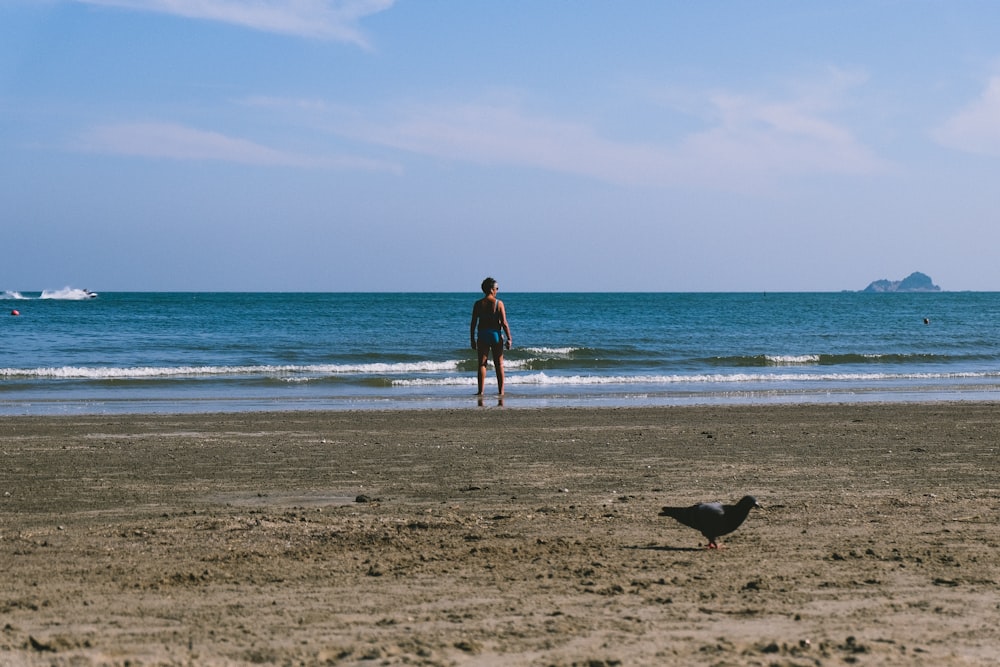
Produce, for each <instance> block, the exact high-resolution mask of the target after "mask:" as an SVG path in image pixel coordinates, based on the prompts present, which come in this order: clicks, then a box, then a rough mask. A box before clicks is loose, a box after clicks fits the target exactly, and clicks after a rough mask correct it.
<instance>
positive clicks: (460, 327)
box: [0, 288, 1000, 415]
mask: <svg viewBox="0 0 1000 667" xmlns="http://www.w3.org/2000/svg"><path fill="white" fill-rule="evenodd" d="M480 296H481V294H480V293H477V292H472V291H470V292H468V293H460V294H459V293H454V294H452V293H448V294H439V293H427V294H387V293H369V294H354V293H350V294H349V293H296V294H285V293H261V294H254V293H132V292H117V293H104V292H102V293H100V294H99V295H98V296H96V297H93V298H92V297H91V296H90V295H89V294H88V293H87V292H85V291H84V290H79V289H73V288H67V289H64V290H58V291H52V292H43V293H38V292H26V293H19V292H13V291H8V292H0V303H2V304H3V306H4V308H3V312H2V317H0V341H2V344H0V414H2V415H15V414H17V415H22V414H23V415H31V414H36V415H49V414H84V413H87V414H92V413H107V414H116V413H117V414H121V413H147V412H155V413H173V412H177V413H185V412H240V411H248V410H300V409H317V410H384V409H427V408H461V407H471V408H478V407H479V406H480V405H482V406H484V407H496V406H498V405H503V406H504V407H514V408H520V407H527V408H532V407H547V406H573V407H587V406H659V405H689V404H703V405H704V404H720V405H722V404H738V403H743V404H745V403H755V404H756V403H814V402H855V401H887V402H901V401H936V400H996V399H998V398H1000V334H998V331H997V323H998V322H1000V293H993V292H989V293H984V292H934V293H882V294H872V293H860V292H841V293H767V294H761V293H732V294H717V293H685V294H670V293H566V294H555V293H510V294H506V293H503V292H501V293H500V295H499V296H500V298H501V299H502V300H503V301H504V303H505V305H506V307H507V312H508V318H509V320H510V324H511V329H512V332H513V336H514V348H513V349H512V350H510V351H509V352H508V353H507V354H506V356H505V359H506V363H505V368H506V387H505V389H506V396H505V397H504V399H503V400H502V401H501V400H499V399H498V398H497V397H496V396H495V394H496V383H495V379H494V376H493V369H492V367H491V368H490V370H489V374H488V377H487V386H486V397H485V398H484V399H483V400H482V401H478V400H477V399H476V397H475V396H474V393H475V372H476V362H475V353H474V352H473V351H472V350H471V349H469V346H468V338H469V335H468V329H469V319H470V315H471V310H472V304H473V302H474V301H475V300H476V299H477V298H479V297H480ZM14 311H17V312H18V313H19V314H18V315H13V314H12V313H13V312H14Z"/></svg>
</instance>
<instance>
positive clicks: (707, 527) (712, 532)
mask: <svg viewBox="0 0 1000 667" xmlns="http://www.w3.org/2000/svg"><path fill="white" fill-rule="evenodd" d="M754 507H757V508H760V505H759V504H758V503H757V499H756V498H754V497H753V496H743V497H742V498H741V499H740V502H738V503H736V504H735V505H723V504H722V503H698V504H697V505H691V507H664V508H663V510H662V511H661V512H660V516H669V517H673V518H674V519H677V520H678V521H680V522H681V523H683V524H684V525H685V526H688V527H689V528H694V529H695V530H697V531H698V532H700V533H701V534H702V535H704V536H705V538H706V539H707V540H708V548H709V549H718V548H719V545H718V544H717V543H716V541H715V540H716V538H718V537H719V536H720V535H728V534H729V533H731V532H733V531H734V530H736V529H737V528H739V527H740V524H741V523H743V522H744V521H746V518H747V515H748V514H750V510H752V509H753V508H754Z"/></svg>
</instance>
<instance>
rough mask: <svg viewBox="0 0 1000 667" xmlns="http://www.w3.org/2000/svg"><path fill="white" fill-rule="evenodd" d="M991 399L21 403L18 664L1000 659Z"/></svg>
mask: <svg viewBox="0 0 1000 667" xmlns="http://www.w3.org/2000/svg"><path fill="white" fill-rule="evenodd" d="M997 417H998V410H997V406H996V405H993V404H984V403H954V404H931V405H913V404H902V405H871V404H867V405H809V406H767V407H683V408H656V409H607V408H605V409H537V410H534V409H531V410H529V409H521V410H517V409H510V408H507V409H498V408H487V409H476V408H470V409H468V410H450V411H417V412H354V413H343V412H330V413H295V412H292V413H288V412H286V413H259V414H258V413H255V414H227V415H196V416H191V415H182V416H149V415H140V416H136V415H131V416H84V417H40V418H34V417H6V418H0V570H2V573H0V577H2V585H0V664H4V665H216V664H254V663H257V664H278V665H300V664H301V665H313V664H333V665H366V666H367V665H403V664H406V665H539V666H548V665H554V666H559V665H587V666H601V665H674V664H677V665H686V664H704V665H843V664H859V665H934V666H939V665H994V664H997V663H998V662H1000V583H998V582H1000V554H998V546H1000V527H998V523H997V517H998V507H1000V479H998V475H997V473H998V454H997V447H998V443H1000V423H998V419H997ZM745 493H751V494H753V495H756V496H757V498H758V499H759V500H760V502H761V504H762V505H764V507H765V510H766V511H759V510H755V511H754V512H752V513H751V515H750V517H749V519H748V520H747V522H746V523H745V524H744V525H743V526H742V527H741V528H740V529H739V530H738V531H736V532H735V533H733V534H732V535H729V536H727V537H724V538H722V540H721V541H722V544H723V548H722V549H720V550H718V551H715V550H711V551H710V550H706V549H704V548H703V547H701V545H702V544H704V539H703V538H702V537H701V535H699V534H698V533H696V532H695V531H693V530H691V529H688V528H685V527H683V526H681V525H679V524H677V523H676V522H674V521H673V520H671V519H667V518H661V517H659V516H657V514H658V512H659V509H660V507H661V506H662V505H666V504H670V505H684V504H690V503H694V502H696V501H699V500H715V499H720V500H725V501H730V502H732V501H735V500H736V499H738V498H739V497H740V496H742V495H743V494H745Z"/></svg>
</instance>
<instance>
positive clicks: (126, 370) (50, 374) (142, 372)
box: [0, 361, 458, 380]
mask: <svg viewBox="0 0 1000 667" xmlns="http://www.w3.org/2000/svg"><path fill="white" fill-rule="evenodd" d="M457 370H458V362H457V361H420V362H414V363H397V364H314V365H287V366H282V365H273V366H268V365H265V366H134V367H86V366H62V367H58V368H57V367H49V368H0V377H7V378H15V377H19V378H53V379H64V380H138V379H143V378H169V377H191V376H199V375H201V376H208V375H215V376H222V375H234V376H235V375H244V376H245V375H264V376H267V375H314V376H321V375H399V374H407V373H436V372H449V371H457Z"/></svg>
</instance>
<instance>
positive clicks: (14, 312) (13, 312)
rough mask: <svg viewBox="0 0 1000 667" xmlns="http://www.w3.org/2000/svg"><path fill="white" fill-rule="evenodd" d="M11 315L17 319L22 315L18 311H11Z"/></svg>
mask: <svg viewBox="0 0 1000 667" xmlns="http://www.w3.org/2000/svg"><path fill="white" fill-rule="evenodd" d="M10 314H11V315H13V316H14V317H17V316H18V315H20V314H21V313H19V312H17V311H16V310H12V311H10Z"/></svg>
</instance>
